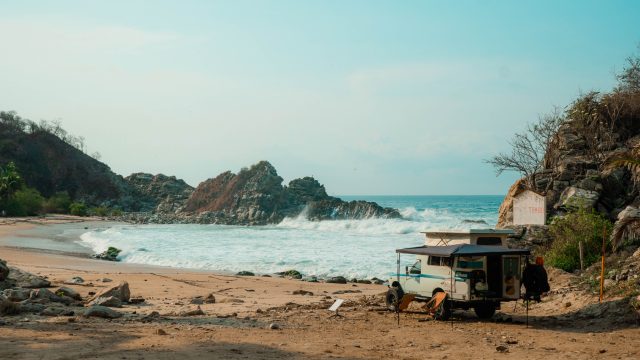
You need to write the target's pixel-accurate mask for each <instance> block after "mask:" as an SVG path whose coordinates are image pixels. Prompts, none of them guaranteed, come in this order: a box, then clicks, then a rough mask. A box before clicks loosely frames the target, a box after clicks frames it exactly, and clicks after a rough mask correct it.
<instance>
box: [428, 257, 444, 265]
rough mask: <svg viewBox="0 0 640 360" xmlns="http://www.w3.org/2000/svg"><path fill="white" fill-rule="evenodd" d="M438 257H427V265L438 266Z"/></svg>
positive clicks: (439, 258)
mask: <svg viewBox="0 0 640 360" xmlns="http://www.w3.org/2000/svg"><path fill="white" fill-rule="evenodd" d="M441 259H442V257H440V256H429V265H434V266H440V260H441Z"/></svg>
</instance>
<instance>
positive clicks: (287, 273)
mask: <svg viewBox="0 0 640 360" xmlns="http://www.w3.org/2000/svg"><path fill="white" fill-rule="evenodd" d="M276 274H277V275H281V276H284V277H288V278H292V279H302V274H301V273H300V271H298V270H294V269H291V270H287V271H283V272H279V273H276Z"/></svg>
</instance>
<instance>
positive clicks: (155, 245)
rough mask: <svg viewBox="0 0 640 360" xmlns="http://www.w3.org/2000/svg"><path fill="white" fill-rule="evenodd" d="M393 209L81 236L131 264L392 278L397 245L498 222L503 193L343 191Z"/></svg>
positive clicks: (127, 228) (129, 228) (122, 228)
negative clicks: (383, 213) (367, 214)
mask: <svg viewBox="0 0 640 360" xmlns="http://www.w3.org/2000/svg"><path fill="white" fill-rule="evenodd" d="M340 197H341V198H342V199H343V200H367V201H375V202H377V203H378V204H380V205H381V206H385V207H393V208H396V209H398V210H399V211H400V213H401V214H402V218H401V219H378V218H375V219H364V220H333V221H319V222H316V221H308V220H307V219H305V218H303V217H296V218H286V219H284V220H283V221H282V222H281V223H279V224H274V225H267V226H226V225H126V224H125V225H112V226H108V227H105V228H98V229H95V230H91V231H88V232H86V233H83V234H82V235H81V236H80V240H79V243H80V244H81V245H83V246H86V247H89V248H90V249H91V250H92V251H94V252H96V253H99V252H102V251H105V250H106V249H107V248H108V247H109V246H114V247H117V248H119V249H122V252H121V254H120V256H119V259H120V260H121V261H123V262H127V263H138V264H150V265H161V266H169V267H176V268H189V269H203V270H213V271H217V272H221V273H236V272H238V271H251V272H254V273H256V274H273V273H275V272H279V271H286V270H289V269H296V270H298V271H300V272H301V273H303V274H304V275H307V276H317V277H330V276H338V275H341V276H345V277H347V278H348V279H351V278H357V279H370V278H373V277H378V278H381V279H385V278H387V276H388V274H390V273H391V272H393V271H394V269H395V266H396V255H395V249H397V248H402V247H409V246H419V245H421V244H422V243H423V241H424V235H423V234H421V233H420V231H425V230H427V229H468V228H491V227H494V226H495V224H496V221H497V218H498V208H499V206H500V203H501V202H502V199H503V196H493V195H483V196H340Z"/></svg>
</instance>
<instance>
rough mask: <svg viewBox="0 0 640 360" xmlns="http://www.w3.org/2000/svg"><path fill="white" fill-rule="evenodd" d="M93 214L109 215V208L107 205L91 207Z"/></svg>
mask: <svg viewBox="0 0 640 360" xmlns="http://www.w3.org/2000/svg"><path fill="white" fill-rule="evenodd" d="M91 214H92V215H95V216H103V217H104V216H107V215H109V208H107V207H106V206H96V207H94V208H92V209H91Z"/></svg>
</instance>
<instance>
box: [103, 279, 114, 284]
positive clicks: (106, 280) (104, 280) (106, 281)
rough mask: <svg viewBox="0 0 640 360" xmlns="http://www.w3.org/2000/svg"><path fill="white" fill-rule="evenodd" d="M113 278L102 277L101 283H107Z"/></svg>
mask: <svg viewBox="0 0 640 360" xmlns="http://www.w3.org/2000/svg"><path fill="white" fill-rule="evenodd" d="M112 281H113V280H111V279H109V278H102V282H103V283H108V282H112Z"/></svg>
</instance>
